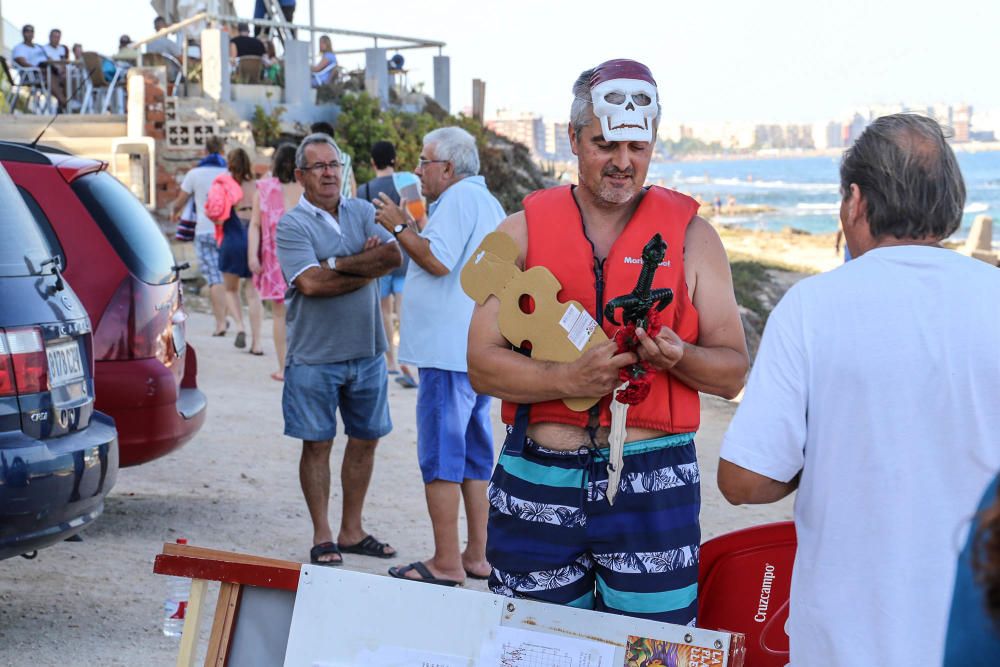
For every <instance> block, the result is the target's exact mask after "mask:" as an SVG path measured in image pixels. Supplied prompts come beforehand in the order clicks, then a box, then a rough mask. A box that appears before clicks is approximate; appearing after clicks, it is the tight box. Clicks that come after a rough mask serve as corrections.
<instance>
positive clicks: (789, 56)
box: [0, 0, 1000, 122]
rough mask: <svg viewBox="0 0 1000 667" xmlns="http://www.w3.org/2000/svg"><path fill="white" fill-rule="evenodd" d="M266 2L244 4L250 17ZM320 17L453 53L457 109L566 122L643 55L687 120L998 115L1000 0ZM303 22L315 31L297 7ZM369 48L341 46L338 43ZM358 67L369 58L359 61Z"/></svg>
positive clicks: (455, 5) (65, 19)
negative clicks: (938, 110)
mask: <svg viewBox="0 0 1000 667" xmlns="http://www.w3.org/2000/svg"><path fill="white" fill-rule="evenodd" d="M252 5H253V1H252V0H236V6H237V8H238V10H240V12H241V13H244V12H245V13H247V14H249V13H250V12H251V10H252ZM315 6H316V23H317V25H319V26H331V27H338V28H344V29H352V30H366V31H373V32H382V33H390V34H401V35H408V36H415V37H424V38H429V39H435V40H440V41H444V42H447V43H448V46H447V47H446V48H445V51H444V52H445V54H446V55H449V56H451V59H452V60H451V67H452V82H451V86H452V107H453V110H454V111H457V110H459V109H461V108H462V107H464V106H467V105H469V104H470V99H471V88H472V83H471V81H472V79H473V78H476V77H478V78H482V79H484V80H485V81H486V82H487V99H486V106H487V110H488V114H489V113H490V112H491V111H492V110H493V109H496V108H497V107H506V108H511V109H515V110H520V111H535V112H538V113H542V114H544V115H545V116H546V118H547V119H549V120H561V119H563V118H564V117H565V116H566V115H567V114H568V107H569V102H570V87H571V85H572V82H573V80H574V78H575V77H576V75H577V74H579V72H580V71H581V70H583V69H585V68H587V67H590V66H593V65H595V64H597V63H599V62H601V61H603V60H606V59H608V58H615V57H631V58H635V59H637V60H641V61H643V62H645V63H646V64H647V65H649V66H650V68H651V69H652V71H653V74H654V75H655V76H656V78H657V80H658V83H659V88H660V95H661V98H662V101H663V104H664V112H665V116H666V117H667V118H668V119H674V120H677V121H688V122H692V121H719V120H735V121H763V120H773V121H776V122H812V121H819V120H824V119H826V118H831V117H834V116H837V115H839V114H840V113H842V112H844V111H845V110H847V109H850V108H852V107H855V106H864V105H868V104H875V103H893V102H899V101H906V102H924V101H926V102H935V101H945V102H951V103H954V102H960V101H966V102H970V103H972V104H974V105H975V106H976V107H977V108H979V109H982V110H985V109H986V108H1000V86H998V85H997V84H996V81H997V72H996V69H997V67H998V63H1000V58H998V57H997V52H998V43H1000V34H998V31H1000V3H998V2H994V1H993V0H978V1H977V0H950V1H949V2H947V3H933V4H931V3H921V2H913V1H912V0H910V1H909V2H905V1H900V0H841V1H839V2H838V1H837V0H833V1H832V2H824V1H821V0H797V1H793V0H762V1H760V2H747V1H746V0H744V1H743V2H739V1H737V0H716V1H714V2H712V1H705V0H702V1H696V2H675V1H666V2H662V1H661V2H656V3H643V2H639V1H637V0H633V2H630V3H620V2H607V1H605V2H593V1H590V0H576V1H574V2H556V1H547V0H504V1H501V2H496V1H486V0H478V1H477V0H431V1H429V2H422V3H421V2H413V0H407V1H401V0H354V1H353V2H344V1H343V0H316V3H315ZM0 8H2V11H3V16H4V18H6V19H7V20H9V21H11V22H13V23H14V24H16V25H18V26H20V24H22V23H25V22H31V23H34V24H35V27H36V30H37V31H38V33H39V37H40V38H41V37H43V35H47V33H48V29H49V28H51V27H60V28H62V30H63V35H64V37H63V39H64V41H66V42H68V43H72V42H81V43H83V44H84V46H85V47H87V48H88V49H90V48H93V49H95V50H98V51H106V52H110V51H113V50H114V49H115V48H117V42H118V36H119V35H120V34H122V33H127V34H129V35H130V36H132V37H133V38H139V37H142V36H145V35H148V34H149V33H150V32H151V31H152V28H151V22H152V18H153V10H152V9H151V7H150V6H149V3H148V2H146V0H91V1H89V2H80V1H79V0H31V1H28V0H5V1H3V2H2V4H0ZM295 18H296V22H302V23H307V22H308V0H299V7H298V10H297V14H296V17H295ZM367 45H369V44H368V43H366V42H364V41H359V40H356V39H348V38H339V37H336V36H335V37H334V47H335V48H352V47H353V48H357V47H363V46H367ZM435 53H436V51H432V50H426V51H404V52H403V55H404V56H405V57H406V59H407V65H408V67H409V68H410V70H411V73H410V80H411V83H415V82H417V81H420V80H426V81H427V88H428V90H429V89H430V85H431V84H430V82H431V72H432V69H431V56H432V55H434V54H435ZM346 60H347V63H348V64H352V63H357V64H360V63H361V62H362V59H361V57H360V56H348V57H347V58H346Z"/></svg>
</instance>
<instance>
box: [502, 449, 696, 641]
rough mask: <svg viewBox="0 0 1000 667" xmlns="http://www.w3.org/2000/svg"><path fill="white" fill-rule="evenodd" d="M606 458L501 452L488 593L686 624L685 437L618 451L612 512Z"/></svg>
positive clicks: (692, 556) (688, 491)
mask: <svg viewBox="0 0 1000 667" xmlns="http://www.w3.org/2000/svg"><path fill="white" fill-rule="evenodd" d="M508 440H509V438H508ZM511 449H514V450H516V449H518V448H516V447H513V448H511ZM607 457H608V449H607V448H603V449H591V448H587V447H582V448H581V449H580V450H579V451H570V452H562V451H552V450H547V449H545V448H544V447H542V446H540V445H538V444H537V443H534V442H532V441H531V440H530V439H529V440H527V441H526V442H525V445H524V447H523V449H522V451H521V452H519V453H516V452H511V451H507V445H506V443H505V447H504V451H503V452H502V453H501V455H500V459H499V461H498V462H497V466H496V468H495V470H494V472H493V477H492V479H491V480H490V486H489V500H490V516H489V527H488V530H487V545H486V558H487V560H489V562H490V564H491V565H492V566H493V574H492V575H491V576H490V589H491V590H492V591H493V592H494V593H497V594H500V595H506V596H508V597H520V598H529V599H532V600H540V601H543V602H552V603H556V604H563V605H568V606H571V607H578V608H583V609H596V610H598V611H604V612H610V613H614V614H625V615H628V616H636V617H639V618H648V619H651V620H656V621H662V622H666V623H676V624H680V625H694V622H695V616H696V614H697V610H698V549H699V545H700V544H701V527H700V525H699V523H698V513H699V510H700V507H701V482H700V476H699V472H698V461H697V459H696V457H695V446H694V434H693V433H684V434H678V435H669V436H664V437H662V438H656V439H653V440H640V441H637V442H630V443H628V444H626V445H625V458H624V467H623V469H622V476H621V481H620V485H619V491H618V495H617V497H616V498H615V504H614V505H613V506H612V505H609V504H608V501H607V498H606V495H605V493H606V491H607V486H608V472H607Z"/></svg>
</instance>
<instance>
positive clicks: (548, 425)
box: [528, 422, 669, 452]
mask: <svg viewBox="0 0 1000 667" xmlns="http://www.w3.org/2000/svg"><path fill="white" fill-rule="evenodd" d="M609 432H610V429H609V428H608V427H607V426H601V427H599V428H598V429H597V432H596V433H595V434H594V440H595V442H596V443H597V446H598V447H607V446H608V433H609ZM665 435H669V434H668V433H666V432H664V431H656V430H653V429H649V428H629V429H628V430H627V431H626V432H625V442H634V441H636V440H650V439H652V438H659V437H662V436H665ZM528 437H529V438H531V439H532V440H534V441H535V442H536V443H538V444H539V445H541V446H542V447H545V448H546V449H554V450H557V451H563V452H564V451H576V450H577V449H580V448H581V447H589V446H590V434H589V433H588V432H587V429H585V428H581V427H579V426H570V425H569V424H554V423H552V422H545V423H541V424H532V425H530V426H529V427H528Z"/></svg>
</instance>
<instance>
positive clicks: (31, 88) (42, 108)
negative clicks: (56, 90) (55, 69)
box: [7, 63, 52, 113]
mask: <svg viewBox="0 0 1000 667" xmlns="http://www.w3.org/2000/svg"><path fill="white" fill-rule="evenodd" d="M13 65H14V68H13V70H10V71H8V74H9V75H10V82H11V89H10V93H9V94H8V95H7V107H8V108H9V109H10V110H11V111H13V110H14V108H15V105H16V104H17V102H18V99H19V98H20V95H21V89H22V88H26V89H27V91H28V99H27V106H26V109H27V111H28V113H46V112H48V110H49V108H50V107H51V106H52V92H51V91H50V90H49V84H48V82H47V81H46V80H45V75H44V73H43V72H42V68H41V67H23V66H21V65H18V64H17V63H13Z"/></svg>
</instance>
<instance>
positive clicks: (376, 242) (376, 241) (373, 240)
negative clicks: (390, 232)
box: [364, 236, 382, 250]
mask: <svg viewBox="0 0 1000 667" xmlns="http://www.w3.org/2000/svg"><path fill="white" fill-rule="evenodd" d="M380 245H382V239H380V238H379V237H377V236H369V237H368V238H366V239H365V248H364V249H365V250H371V249H372V248H377V247H379V246H380Z"/></svg>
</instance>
